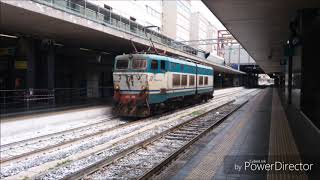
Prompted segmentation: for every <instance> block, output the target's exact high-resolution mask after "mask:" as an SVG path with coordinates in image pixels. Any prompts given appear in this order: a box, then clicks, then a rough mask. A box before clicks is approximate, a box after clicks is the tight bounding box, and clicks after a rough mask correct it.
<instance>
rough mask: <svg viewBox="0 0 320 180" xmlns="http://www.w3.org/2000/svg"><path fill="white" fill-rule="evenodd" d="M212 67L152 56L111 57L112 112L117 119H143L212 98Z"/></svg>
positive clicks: (127, 55)
mask: <svg viewBox="0 0 320 180" xmlns="http://www.w3.org/2000/svg"><path fill="white" fill-rule="evenodd" d="M213 74H214V73H213V68H212V67H209V66H204V65H201V64H197V63H194V62H190V61H186V60H182V59H177V58H172V57H168V56H161V55H155V54H126V55H119V56H117V57H116V58H115V65H114V72H113V82H114V102H115V106H114V111H115V113H116V114H118V115H120V116H126V117H147V116H150V115H152V114H156V113H161V112H163V111H165V110H167V109H168V108H176V107H180V106H181V105H185V104H192V103H195V102H200V101H203V100H205V101H207V100H208V99H211V98H213V91H214V86H213V81H214V78H213Z"/></svg>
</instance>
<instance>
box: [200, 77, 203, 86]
mask: <svg viewBox="0 0 320 180" xmlns="http://www.w3.org/2000/svg"><path fill="white" fill-rule="evenodd" d="M202 85H203V76H199V86H202Z"/></svg>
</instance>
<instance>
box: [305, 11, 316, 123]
mask: <svg viewBox="0 0 320 180" xmlns="http://www.w3.org/2000/svg"><path fill="white" fill-rule="evenodd" d="M301 29H302V35H301V41H302V42H303V43H302V61H301V101H300V106H301V110H302V112H304V113H305V114H306V115H307V116H308V117H309V118H310V119H311V120H312V121H313V123H314V124H315V125H316V126H318V127H320V111H319V109H320V78H319V69H320V67H319V65H317V62H318V61H319V59H320V53H319V49H320V44H319V43H317V42H320V18H319V9H305V10H303V11H302V17H301Z"/></svg>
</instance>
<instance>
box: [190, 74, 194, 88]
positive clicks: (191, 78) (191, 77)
mask: <svg viewBox="0 0 320 180" xmlns="http://www.w3.org/2000/svg"><path fill="white" fill-rule="evenodd" d="M189 86H194V75H190V76H189Z"/></svg>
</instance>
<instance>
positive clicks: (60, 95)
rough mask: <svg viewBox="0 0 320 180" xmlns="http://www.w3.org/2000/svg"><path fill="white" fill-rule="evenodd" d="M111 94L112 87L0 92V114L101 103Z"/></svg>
mask: <svg viewBox="0 0 320 180" xmlns="http://www.w3.org/2000/svg"><path fill="white" fill-rule="evenodd" d="M94 92H97V94H96V95H95V93H94ZM112 93H113V87H97V88H55V89H51V90H49V89H21V90H0V108H1V111H0V114H7V113H16V112H22V111H31V110H37V109H48V108H54V107H62V106H71V105H84V104H88V103H93V102H101V101H102V99H101V98H106V97H111V96H112V95H113V94H112Z"/></svg>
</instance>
